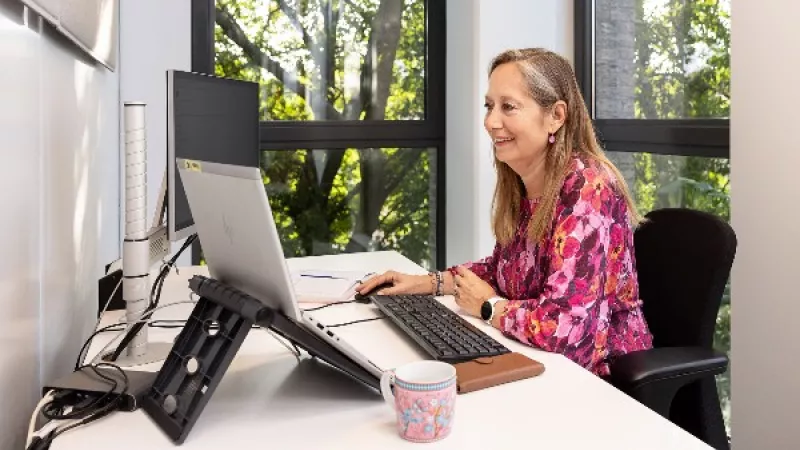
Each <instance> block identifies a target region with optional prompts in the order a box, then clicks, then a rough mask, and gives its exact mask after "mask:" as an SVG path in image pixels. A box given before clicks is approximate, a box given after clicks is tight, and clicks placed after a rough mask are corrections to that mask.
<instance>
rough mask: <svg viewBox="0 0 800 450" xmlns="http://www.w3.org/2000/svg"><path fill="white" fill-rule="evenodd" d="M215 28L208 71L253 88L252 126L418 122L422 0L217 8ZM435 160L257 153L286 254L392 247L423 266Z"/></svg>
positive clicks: (405, 152)
mask: <svg viewBox="0 0 800 450" xmlns="http://www.w3.org/2000/svg"><path fill="white" fill-rule="evenodd" d="M216 24H217V26H216V29H215V40H216V42H215V50H216V66H215V71H216V73H217V74H218V75H221V76H224V77H229V78H238V79H245V80H250V81H256V82H259V83H260V84H261V86H262V91H261V92H262V107H261V111H262V120H268V121H282V120H331V121H354V120H396V119H405V120H414V119H422V118H424V115H425V109H424V108H425V107H424V105H425V102H424V99H425V96H424V95H422V94H423V93H424V89H425V83H424V80H425V67H424V61H425V43H426V35H425V32H426V29H425V11H424V2H423V1H420V0H405V1H403V0H381V1H376V0H294V1H292V0H274V1H273V0H218V1H217V5H216ZM434 155H435V152H433V151H428V150H427V149H419V148H413V149H412V148H360V149H352V148H351V149H345V148H341V149H286V150H281V151H265V152H263V156H262V169H263V172H264V181H265V184H266V185H267V189H268V192H269V194H270V203H271V206H272V208H273V211H274V213H275V216H276V222H277V224H278V227H279V230H280V233H281V235H282V238H283V239H282V240H283V242H284V250H285V253H286V254H287V256H305V255H316V254H326V253H338V252H343V251H344V252H351V251H364V250H375V249H383V248H392V249H398V250H401V251H402V252H403V253H404V254H405V255H406V256H407V257H409V258H411V259H412V260H414V261H416V262H418V263H421V264H423V265H425V266H429V267H430V266H431V265H432V258H433V255H432V254H431V248H432V247H434V243H433V242H431V236H432V235H433V233H431V224H432V223H433V222H432V220H431V219H432V215H433V214H432V213H433V210H432V209H431V207H430V198H429V196H430V193H429V190H430V185H431V184H432V183H435V180H433V179H432V178H431V170H430V169H431V166H432V164H434V163H435V161H434V160H433V156H434ZM434 225H435V224H434Z"/></svg>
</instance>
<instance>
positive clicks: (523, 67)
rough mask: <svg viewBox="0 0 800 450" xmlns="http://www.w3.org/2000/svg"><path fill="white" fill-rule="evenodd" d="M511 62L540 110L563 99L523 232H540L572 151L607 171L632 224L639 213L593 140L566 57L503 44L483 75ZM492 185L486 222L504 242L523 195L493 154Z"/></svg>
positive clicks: (519, 183) (547, 222) (513, 176)
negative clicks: (540, 190) (540, 185)
mask: <svg viewBox="0 0 800 450" xmlns="http://www.w3.org/2000/svg"><path fill="white" fill-rule="evenodd" d="M506 63H515V64H516V65H517V67H518V68H519V70H520V72H521V73H522V75H523V77H524V78H525V84H526V88H527V91H528V94H529V95H530V96H531V98H533V100H534V101H536V103H537V104H539V106H541V107H542V108H544V109H545V110H547V109H549V108H552V107H553V106H554V105H555V103H556V102H557V101H559V100H561V101H563V102H565V103H566V104H567V108H566V119H565V121H564V124H563V126H562V127H561V128H559V129H558V131H557V132H556V134H555V142H554V143H553V144H548V147H547V149H546V150H545V173H546V175H545V184H544V192H543V193H542V197H541V199H540V201H539V206H538V208H536V212H535V213H534V215H533V217H531V222H530V224H529V227H528V233H529V237H530V238H531V239H532V240H533V241H534V242H539V241H540V240H542V238H544V237H545V234H546V233H547V232H548V230H549V228H550V224H551V222H552V221H553V215H554V214H555V208H556V204H557V202H558V197H559V193H560V191H561V188H562V185H563V183H564V179H565V177H566V175H567V171H568V170H569V165H570V161H571V160H572V157H573V155H577V154H581V155H586V156H587V157H588V158H590V159H594V160H595V161H598V162H599V163H601V164H602V165H604V166H605V167H607V168H608V170H610V171H611V173H612V174H613V176H614V177H615V178H616V181H617V187H618V189H619V192H620V193H621V195H623V196H624V197H625V200H626V202H627V205H628V216H629V218H630V220H631V222H632V224H633V225H636V224H637V223H638V222H639V221H640V220H641V217H640V216H639V213H638V212H637V210H636V205H635V204H634V202H633V199H632V198H631V195H630V193H629V191H628V187H627V186H626V184H625V179H624V178H623V177H622V174H621V173H620V172H619V170H617V168H616V167H615V166H614V164H613V163H612V162H611V161H609V159H608V158H607V157H606V156H605V153H604V152H603V149H602V148H601V147H600V144H599V143H598V142H597V138H596V136H595V133H594V128H593V126H592V120H591V117H590V116H589V111H588V110H587V109H586V104H585V103H584V100H583V96H581V93H580V90H579V89H578V82H577V80H576V79H575V73H574V72H573V70H572V67H571V66H570V64H569V62H567V60H566V59H564V58H562V57H561V56H559V55H557V54H556V53H553V52H551V51H548V50H545V49H541V48H526V49H515V50H508V51H505V52H503V53H501V54H499V55H497V56H496V57H495V58H494V59H493V60H492V62H491V65H490V68H489V75H490V76H491V74H492V72H494V70H495V69H496V68H497V67H499V66H500V65H502V64H506ZM494 165H495V170H496V171H497V185H496V187H495V191H494V199H493V200H492V209H493V217H492V228H493V230H494V234H495V238H496V239H497V241H498V242H499V243H500V244H501V245H505V244H507V243H509V242H510V241H511V240H512V239H513V237H514V232H515V230H516V225H517V221H518V220H519V215H520V210H519V208H520V202H521V201H522V197H523V196H524V195H525V187H524V185H523V184H522V179H521V178H520V176H519V175H517V173H516V172H514V171H513V170H512V169H511V167H509V166H508V165H507V164H505V163H503V162H501V161H499V160H498V159H497V157H495V161H494Z"/></svg>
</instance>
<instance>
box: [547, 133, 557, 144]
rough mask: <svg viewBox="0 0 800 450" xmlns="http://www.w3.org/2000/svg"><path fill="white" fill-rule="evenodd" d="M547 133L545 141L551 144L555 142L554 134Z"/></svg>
mask: <svg viewBox="0 0 800 450" xmlns="http://www.w3.org/2000/svg"><path fill="white" fill-rule="evenodd" d="M547 134H548V137H547V142H549V143H551V144H555V142H556V135H555V134H553V133H547Z"/></svg>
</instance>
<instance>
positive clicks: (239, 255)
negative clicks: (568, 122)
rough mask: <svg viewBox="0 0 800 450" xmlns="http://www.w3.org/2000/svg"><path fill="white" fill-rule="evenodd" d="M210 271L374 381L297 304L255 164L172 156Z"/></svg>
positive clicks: (362, 361) (377, 372)
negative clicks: (314, 338)
mask: <svg viewBox="0 0 800 450" xmlns="http://www.w3.org/2000/svg"><path fill="white" fill-rule="evenodd" d="M176 163H177V165H178V173H179V174H180V177H181V181H182V183H183V188H184V190H185V191H186V198H187V200H188V203H189V208H190V210H191V212H192V218H193V219H194V223H195V227H196V230H197V235H198V237H199V239H200V241H201V242H202V245H203V255H204V257H205V259H206V263H207V265H208V270H209V275H210V276H211V277H212V278H214V279H216V280H218V281H220V282H222V283H225V284H227V285H229V286H231V287H234V288H236V289H239V290H240V291H242V292H244V293H246V294H248V295H250V296H252V297H254V298H256V299H258V300H260V301H261V302H262V303H263V304H264V305H265V306H268V307H270V308H273V309H275V310H277V311H280V312H282V313H283V314H284V315H285V316H287V317H288V318H289V319H291V320H292V321H293V322H295V323H296V324H298V325H299V326H301V327H303V328H304V329H305V330H307V331H309V332H311V333H313V334H314V335H316V336H317V337H319V338H320V339H322V340H323V341H325V342H327V343H328V344H330V345H331V346H332V347H334V348H335V349H337V350H338V351H339V352H341V353H343V354H344V355H346V357H347V358H349V359H351V360H352V361H353V362H354V363H355V364H357V365H358V366H360V367H361V368H362V369H364V370H365V371H366V372H368V373H369V374H370V375H372V376H374V377H375V379H376V380H380V377H381V375H382V374H383V370H381V368H380V367H378V366H376V365H375V364H374V363H373V362H372V361H370V360H369V359H367V358H366V357H365V356H364V355H363V354H362V353H360V352H359V351H357V350H356V349H354V348H353V347H352V346H351V345H349V344H348V343H347V342H345V341H344V340H343V339H341V338H340V337H339V336H338V335H337V334H336V333H335V332H334V331H333V330H332V329H330V328H328V327H326V326H325V324H323V323H321V322H319V321H318V320H317V319H315V318H314V317H313V315H311V314H309V313H308V312H306V311H303V310H302V309H300V307H299V306H298V302H297V296H296V295H295V291H294V286H293V284H292V280H291V275H290V272H289V269H288V267H287V265H286V260H285V258H284V256H283V248H282V247H281V241H280V239H279V236H278V230H277V228H276V226H275V220H274V218H273V216H272V209H271V208H270V205H269V200H268V198H267V192H266V190H265V188H264V182H263V180H262V178H261V170H260V169H259V168H257V167H246V166H236V165H229V164H220V163H213V162H207V161H198V160H187V159H182V158H176Z"/></svg>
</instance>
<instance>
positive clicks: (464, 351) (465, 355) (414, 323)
mask: <svg viewBox="0 0 800 450" xmlns="http://www.w3.org/2000/svg"><path fill="white" fill-rule="evenodd" d="M373 302H374V304H375V305H376V306H377V307H378V308H379V309H380V310H381V311H382V312H383V313H384V314H386V316H387V317H388V318H389V319H390V320H391V321H392V322H393V323H394V324H395V325H396V326H398V327H399V328H400V329H401V330H402V331H403V332H405V333H406V334H408V335H409V337H411V338H412V339H413V340H414V341H415V342H417V343H418V344H420V345H421V347H422V348H423V349H424V350H425V351H426V352H427V353H428V354H429V355H431V356H433V357H434V358H436V359H439V360H443V361H448V362H458V361H466V360H470V359H475V358H477V357H481V356H494V355H500V354H503V353H508V351H509V350H508V349H507V348H506V347H505V346H504V345H503V344H501V343H499V342H497V341H496V340H494V339H492V338H491V337H490V336H489V335H487V334H485V333H483V332H482V331H480V330H479V329H478V328H476V327H475V326H473V325H472V324H470V323H469V322H467V321H466V320H464V318H462V317H461V316H459V315H458V314H456V313H455V312H453V311H451V310H450V309H448V308H447V307H446V306H444V305H442V304H441V303H439V302H438V301H437V300H436V299H435V298H433V297H432V296H425V295H416V296H414V295H398V296H388V295H377V296H374V297H373Z"/></svg>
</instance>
